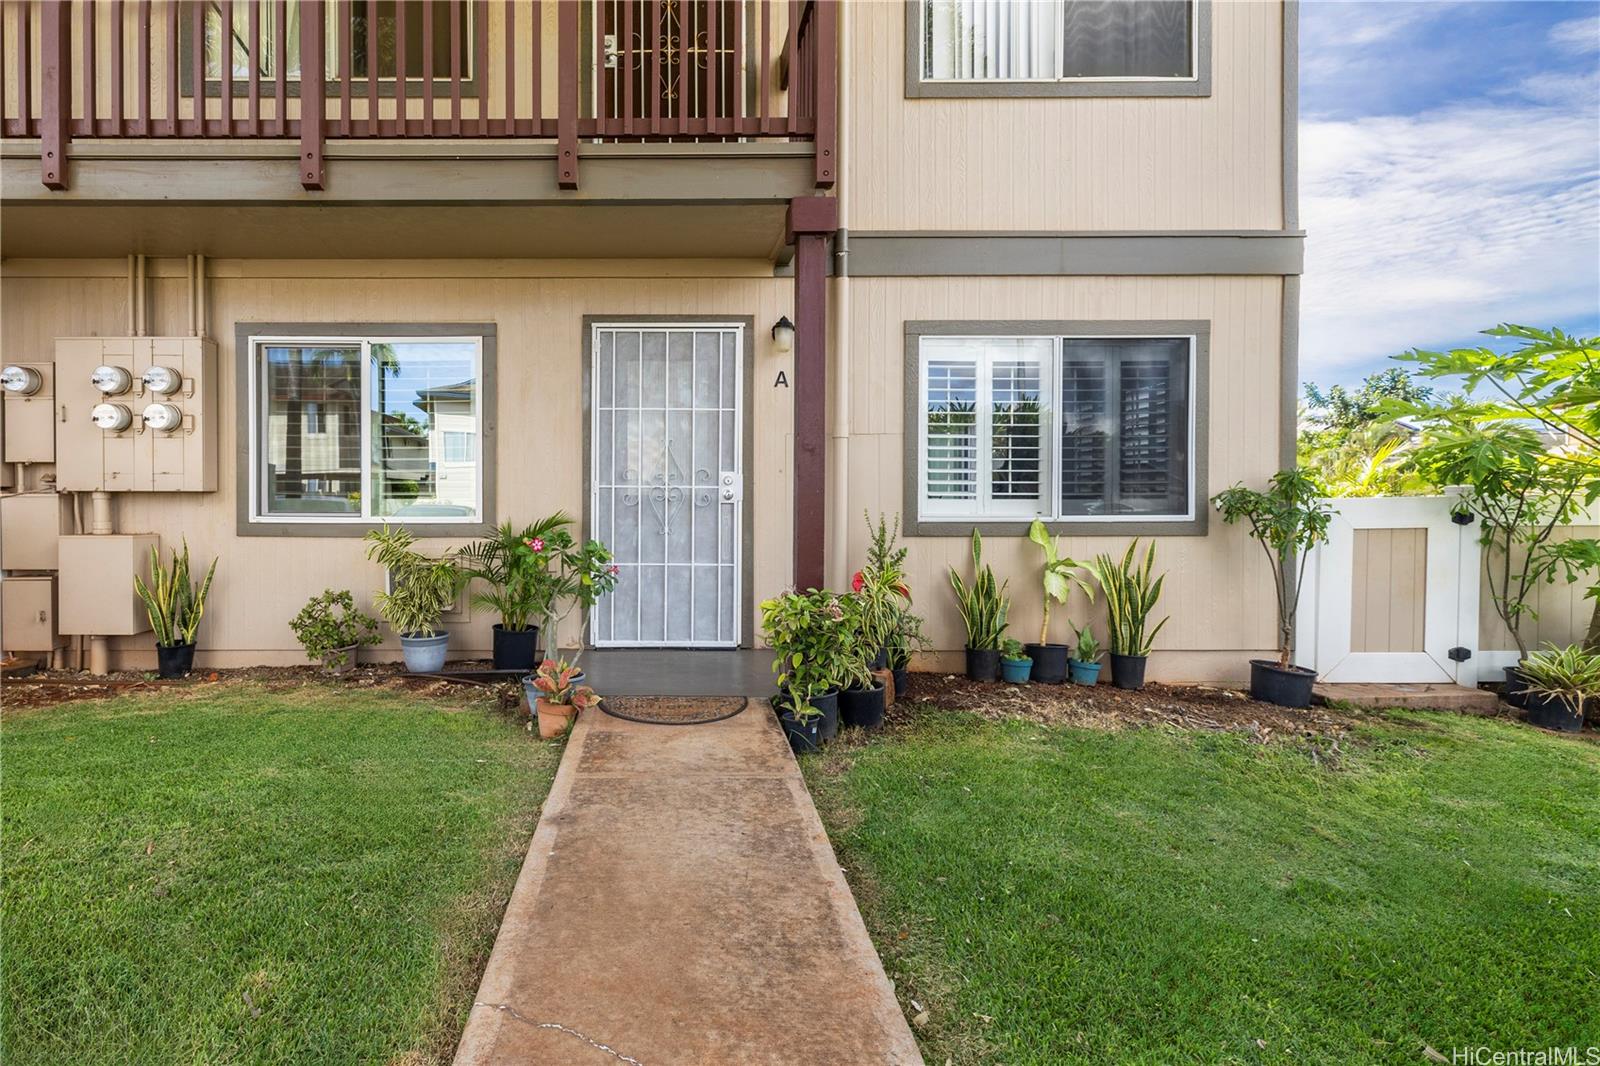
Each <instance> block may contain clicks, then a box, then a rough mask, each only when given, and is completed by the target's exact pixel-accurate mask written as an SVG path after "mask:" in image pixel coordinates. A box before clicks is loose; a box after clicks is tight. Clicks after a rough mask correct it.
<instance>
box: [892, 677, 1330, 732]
mask: <svg viewBox="0 0 1600 1066" xmlns="http://www.w3.org/2000/svg"><path fill="white" fill-rule="evenodd" d="M899 700H904V701H905V703H906V704H907V705H909V706H910V707H912V708H915V707H916V706H917V705H919V704H925V705H927V706H929V707H940V708H948V709H950V710H961V711H971V712H973V713H974V714H978V715H982V716H983V717H985V718H991V719H995V720H997V721H998V720H1004V719H1022V720H1025V721H1030V722H1040V723H1043V724H1047V725H1070V726H1080V727H1083V728H1088V729H1123V728H1128V727H1134V726H1171V727H1174V728H1178V729H1193V730H1204V731H1210V732H1237V733H1247V734H1250V735H1251V736H1252V737H1254V738H1255V739H1257V740H1260V741H1263V742H1265V741H1267V740H1269V739H1271V738H1273V737H1306V736H1338V735H1339V734H1341V733H1343V732H1344V731H1345V730H1346V729H1348V728H1350V727H1351V726H1352V725H1355V724H1356V722H1357V721H1358V719H1356V718H1352V717H1350V716H1349V715H1347V714H1345V713H1343V712H1340V711H1335V710H1331V709H1330V708H1327V707H1308V708H1306V709H1305V710H1291V709H1289V708H1285V707H1279V706H1276V705H1275V704H1271V703H1260V702H1258V701H1256V700H1252V699H1251V698H1250V697H1249V696H1247V695H1245V694H1244V693H1242V692H1235V691H1233V690H1232V689H1226V688H1218V687H1210V686H1205V685H1160V684H1149V685H1146V686H1145V687H1144V688H1143V689H1140V690H1139V691H1137V692H1129V691H1127V690H1125V689H1120V688H1116V687H1115V686H1113V685H1094V686H1092V687H1091V686H1087V685H1006V684H994V683H991V684H982V683H979V682H976V681H969V680H967V679H966V678H965V677H963V676H960V675H956V674H912V675H911V683H910V685H908V686H907V690H906V692H905V693H903V694H901V695H900V696H899V697H898V700H897V702H896V707H895V711H896V712H898V711H901V710H902V709H903V708H902V705H901V704H900V702H899ZM893 713H894V712H891V714H893Z"/></svg>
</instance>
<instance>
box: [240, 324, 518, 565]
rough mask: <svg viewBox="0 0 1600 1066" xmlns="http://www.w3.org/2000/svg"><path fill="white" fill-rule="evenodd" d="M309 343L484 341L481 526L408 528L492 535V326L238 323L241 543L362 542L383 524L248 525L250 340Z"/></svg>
mask: <svg viewBox="0 0 1600 1066" xmlns="http://www.w3.org/2000/svg"><path fill="white" fill-rule="evenodd" d="M296 334H304V335H305V336H308V337H350V338H352V339H355V338H359V337H460V336H478V337H481V338H483V366H482V368H481V378H482V381H481V385H482V388H483V400H482V403H483V427H482V433H483V515H482V518H483V521H481V522H407V523H406V525H405V528H406V529H408V530H410V531H411V532H412V533H413V534H415V535H416V536H418V537H462V538H467V537H480V536H484V535H486V534H488V533H491V532H493V530H494V523H495V478H496V476H497V471H498V467H497V466H496V464H495V425H496V419H497V410H496V405H497V403H498V402H499V385H498V381H497V376H496V373H495V363H496V356H497V354H498V353H497V332H496V326H495V324H494V323H493V322H426V323H420V322H405V323H397V322H236V323H235V324H234V327H233V337H234V342H233V373H234V377H233V381H234V390H233V391H234V394H235V396H234V426H235V429H234V455H235V466H234V472H235V478H236V480H235V482H234V489H235V491H234V504H235V516H236V518H237V525H238V535H239V536H241V537H362V536H365V535H366V533H367V531H368V530H369V529H380V528H382V527H383V524H384V523H382V522H340V523H328V522H293V521H278V520H276V519H266V520H263V521H259V522H252V521H250V505H251V502H252V501H251V499H250V472H251V471H250V450H251V445H252V443H253V442H252V441H251V439H250V388H249V381H250V378H251V375H252V373H253V372H254V371H253V368H252V367H251V365H250V338H251V337H255V336H294V335H296Z"/></svg>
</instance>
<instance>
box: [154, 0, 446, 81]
mask: <svg viewBox="0 0 1600 1066" xmlns="http://www.w3.org/2000/svg"><path fill="white" fill-rule="evenodd" d="M401 8H403V12H402V11H399V10H398V9H401ZM474 8H475V5H473V4H460V5H455V6H454V10H452V5H451V3H450V0H380V2H379V3H378V4H377V5H375V11H374V12H372V13H373V14H375V16H376V18H374V19H369V18H368V14H369V12H368V6H367V4H366V2H365V0H356V2H355V3H348V2H331V3H328V4H326V5H325V6H324V8H323V12H324V14H323V19H324V22H323V33H322V39H323V50H324V54H325V62H326V64H327V72H326V77H327V79H328V81H330V82H332V81H334V80H335V79H337V78H338V77H339V76H340V70H341V67H340V62H339V47H340V43H341V42H342V41H343V40H345V39H346V35H347V36H348V40H349V42H350V56H349V60H348V62H349V72H350V76H351V77H352V78H358V79H365V78H366V77H367V76H368V70H367V65H368V63H367V61H368V59H369V50H368V49H369V44H375V45H376V46H377V51H378V77H379V79H380V80H387V81H393V80H394V78H395V76H396V73H397V71H396V66H395V53H396V44H397V42H398V31H399V22H400V17H399V16H400V14H403V15H404V18H405V35H406V80H407V81H408V82H409V81H415V80H420V79H421V78H422V77H423V75H424V71H423V63H424V60H425V59H426V58H427V55H428V53H427V52H424V51H423V45H424V43H425V41H424V28H425V24H426V23H430V22H431V26H428V27H427V29H428V31H429V32H428V36H429V38H431V39H430V40H428V41H427V42H426V43H427V44H429V46H430V48H431V53H432V57H433V69H432V75H433V77H434V78H435V79H438V80H445V79H448V78H449V77H450V72H451V54H452V49H451V42H452V28H451V20H452V17H453V18H454V20H455V28H454V42H455V49H454V53H455V58H456V62H457V63H459V64H460V68H461V76H462V77H463V78H465V79H467V80H471V78H472V73H473V72H472V63H473V55H472V51H473V49H472V45H473V40H474V38H473V34H474V33H475V32H477V14H476V12H475V10H474ZM252 17H253V18H254V21H255V26H253V27H252V26H251V21H252ZM223 18H224V16H223V7H222V4H221V3H220V2H219V0H206V3H205V7H204V24H205V42H206V43H205V76H206V80H207V82H208V83H215V82H219V81H220V80H221V78H222V67H223V56H224V55H225V54H226V55H227V56H228V65H229V67H230V68H231V70H232V76H233V79H234V81H235V82H240V83H244V82H247V81H248V80H249V78H250V56H251V48H252V42H254V46H255V56H256V75H257V77H258V78H259V79H262V80H271V79H274V78H276V77H277V75H278V63H279V52H280V51H281V52H282V53H283V55H282V59H283V65H284V78H285V80H287V81H299V80H300V22H301V7H300V4H299V3H298V2H291V3H287V4H283V5H279V4H276V3H270V2H269V3H262V4H250V3H246V2H244V0H237V2H236V3H234V4H233V5H232V10H231V17H230V22H231V25H230V26H229V27H228V29H227V33H226V35H224V31H223ZM280 19H281V21H282V23H283V25H282V26H280V25H279V21H280ZM341 22H342V23H343V24H342V25H341ZM179 32H180V33H181V34H182V35H183V50H184V52H185V53H186V56H185V58H184V60H183V63H182V64H181V76H182V77H183V79H184V87H185V91H188V90H189V81H190V79H191V77H192V75H191V73H190V66H189V60H188V59H187V54H189V49H191V48H192V47H193V42H192V40H191V37H192V33H191V32H190V25H189V22H188V20H187V16H186V15H185V16H183V21H181V22H180V29H179ZM252 33H253V34H255V35H256V36H255V37H252ZM224 36H226V44H224ZM280 45H281V47H280ZM207 91H208V92H213V93H215V92H216V91H217V90H216V89H215V88H214V87H212V86H211V85H208V87H207Z"/></svg>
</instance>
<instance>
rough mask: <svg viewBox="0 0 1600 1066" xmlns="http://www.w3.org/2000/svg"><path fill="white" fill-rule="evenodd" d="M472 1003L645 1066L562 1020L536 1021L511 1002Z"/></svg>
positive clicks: (617, 1057) (619, 1058)
mask: <svg viewBox="0 0 1600 1066" xmlns="http://www.w3.org/2000/svg"><path fill="white" fill-rule="evenodd" d="M472 1005H473V1006H474V1007H488V1008H489V1009H490V1010H497V1011H499V1012H500V1013H502V1014H509V1015H511V1017H513V1018H515V1019H516V1020H517V1021H519V1022H521V1023H522V1024H523V1025H529V1026H532V1027H533V1028H535V1029H554V1030H556V1031H557V1032H561V1033H566V1034H567V1035H568V1036H575V1037H577V1038H578V1039H579V1040H582V1041H583V1042H584V1043H585V1044H588V1045H589V1046H590V1047H592V1048H594V1049H595V1050H596V1051H604V1052H605V1053H606V1054H607V1055H610V1056H611V1057H612V1058H614V1059H616V1060H617V1061H618V1062H626V1063H629V1066H644V1063H642V1062H640V1061H639V1060H638V1059H636V1058H633V1057H632V1056H629V1055H624V1054H623V1053H622V1052H620V1051H618V1050H617V1049H616V1048H614V1047H610V1046H609V1045H606V1044H602V1043H600V1042H599V1041H598V1040H591V1039H589V1038H588V1037H587V1036H584V1035H583V1034H582V1033H580V1032H578V1030H576V1029H572V1028H569V1027H567V1026H565V1025H562V1024H561V1023H560V1022H536V1021H534V1020H533V1019H532V1018H529V1017H528V1016H527V1015H525V1014H523V1013H522V1012H521V1011H519V1010H517V1008H515V1007H513V1006H512V1005H511V1004H509V1003H484V1002H482V1001H481V1000H480V1001H477V1002H474V1003H473V1004H472Z"/></svg>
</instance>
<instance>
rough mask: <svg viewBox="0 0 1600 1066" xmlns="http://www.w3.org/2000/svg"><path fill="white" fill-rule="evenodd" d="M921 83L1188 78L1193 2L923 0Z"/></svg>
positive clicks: (1193, 48) (1195, 50)
mask: <svg viewBox="0 0 1600 1066" xmlns="http://www.w3.org/2000/svg"><path fill="white" fill-rule="evenodd" d="M920 17H921V31H922V32H921V42H922V63H921V69H920V76H921V80H922V81H923V82H1042V83H1055V82H1092V81H1104V82H1119V81H1135V82H1148V81H1169V82H1181V81H1193V80H1195V79H1196V77H1197V71H1198V69H1199V47H1198V42H1199V37H1200V34H1199V32H1198V24H1199V0H922V2H921V13H920Z"/></svg>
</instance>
